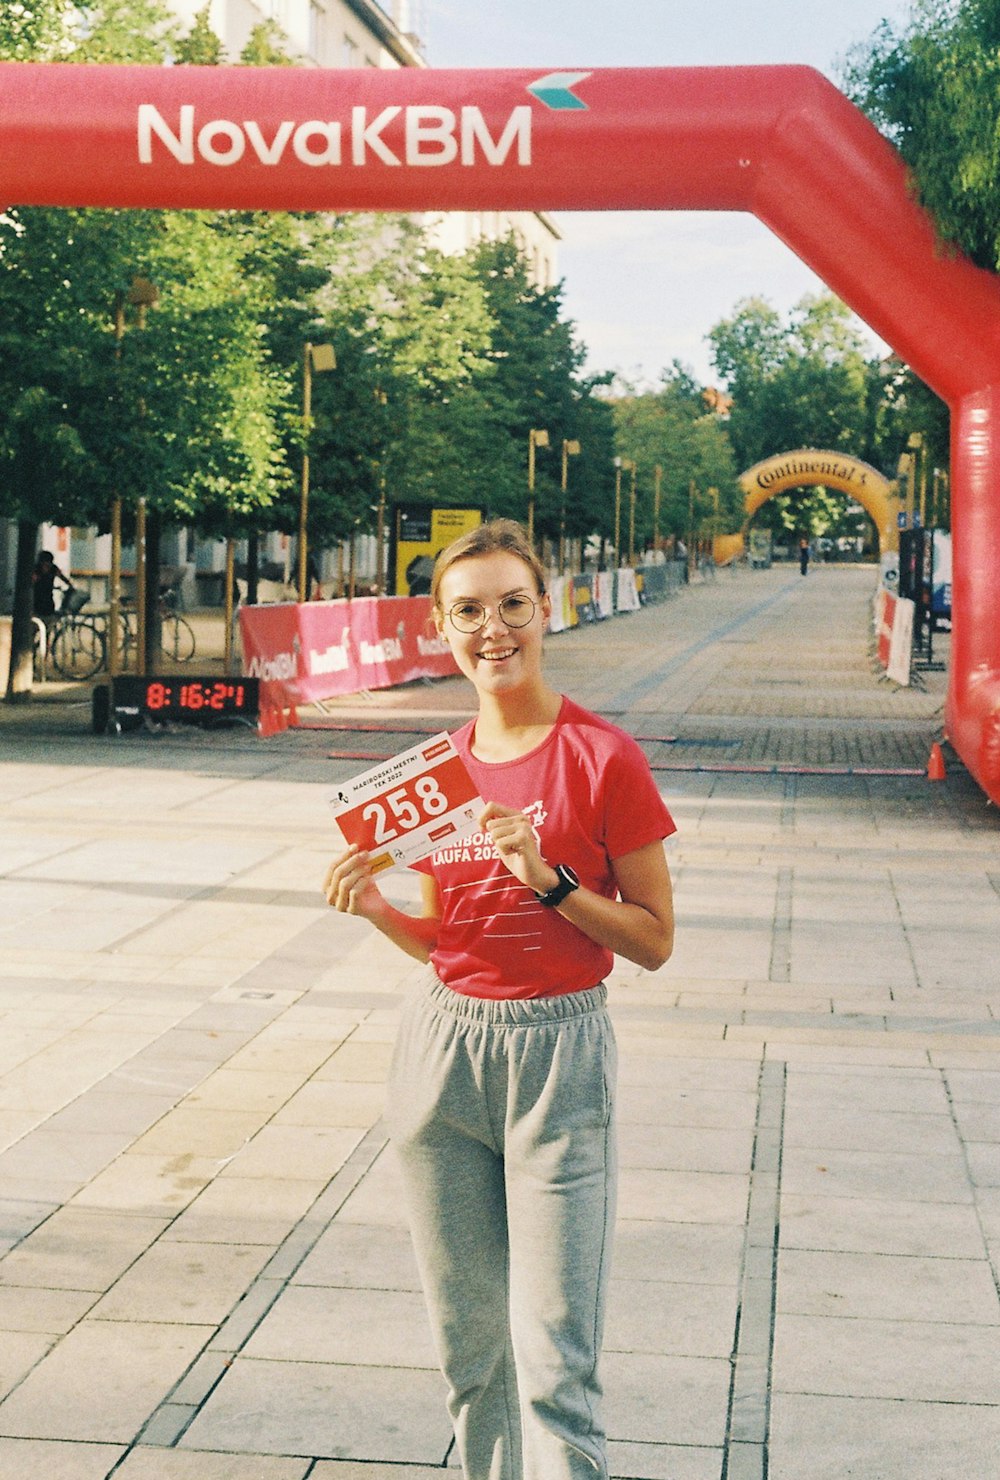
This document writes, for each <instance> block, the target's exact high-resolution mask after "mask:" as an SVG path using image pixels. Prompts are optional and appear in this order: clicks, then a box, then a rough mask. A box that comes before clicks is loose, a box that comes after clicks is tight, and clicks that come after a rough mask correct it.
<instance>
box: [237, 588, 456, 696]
mask: <svg viewBox="0 0 1000 1480" xmlns="http://www.w3.org/2000/svg"><path fill="white" fill-rule="evenodd" d="M240 632H241V635H242V638H243V670H244V673H245V674H246V675H247V677H250V678H258V679H260V703H261V709H262V710H265V709H270V710H286V709H293V708H294V707H295V706H296V705H298V704H309V703H311V702H312V701H313V700H316V699H332V698H334V697H336V696H337V695H338V694H358V693H361V692H362V690H364V689H387V688H391V687H393V686H394V685H395V684H401V683H409V682H410V681H411V680H412V679H415V678H438V677H446V676H448V675H449V674H454V673H457V672H458V668H457V666H456V664H455V660H454V659H453V658H452V656H451V650H450V648H449V647H448V644H447V643H446V642H445V641H444V639H443V638H442V637H439V636H438V634H437V632H435V630H434V625H433V623H432V621H431V600H430V597H429V596H383V597H376V596H363V597H360V598H357V599H356V600H354V601H312V602H307V603H305V604H304V605H300V604H297V603H292V602H289V603H282V604H281V605H276V606H244V607H241V608H240Z"/></svg>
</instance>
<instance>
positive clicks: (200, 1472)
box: [115, 1448, 316, 1480]
mask: <svg viewBox="0 0 1000 1480" xmlns="http://www.w3.org/2000/svg"><path fill="white" fill-rule="evenodd" d="M311 1463H312V1461H311V1460H308V1459H295V1458H292V1457H291V1456H289V1457H288V1458H287V1459H279V1458H272V1457H270V1456H264V1455H260V1454H209V1453H206V1451H205V1450H202V1451H201V1452H200V1453H197V1454H196V1453H193V1452H191V1451H188V1450H183V1449H151V1448H147V1449H133V1450H132V1452H131V1453H130V1454H128V1455H127V1456H126V1458H125V1461H124V1463H123V1464H122V1465H121V1466H120V1467H119V1468H118V1469H117V1470H116V1471H115V1480H305V1477H306V1476H307V1475H308V1476H309V1477H310V1480H312V1476H314V1475H315V1474H316V1470H315V1469H310V1465H311Z"/></svg>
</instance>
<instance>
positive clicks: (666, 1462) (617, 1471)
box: [608, 1441, 722, 1480]
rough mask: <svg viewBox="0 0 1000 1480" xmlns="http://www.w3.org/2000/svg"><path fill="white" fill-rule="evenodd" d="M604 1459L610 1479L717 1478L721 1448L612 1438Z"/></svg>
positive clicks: (712, 1479)
mask: <svg viewBox="0 0 1000 1480" xmlns="http://www.w3.org/2000/svg"><path fill="white" fill-rule="evenodd" d="M608 1462H609V1465H610V1469H611V1476H612V1480H719V1477H720V1475H721V1473H722V1450H721V1449H705V1448H701V1447H698V1446H695V1445H688V1446H682V1445H680V1444H625V1443H615V1442H614V1441H612V1442H611V1443H609V1445H608Z"/></svg>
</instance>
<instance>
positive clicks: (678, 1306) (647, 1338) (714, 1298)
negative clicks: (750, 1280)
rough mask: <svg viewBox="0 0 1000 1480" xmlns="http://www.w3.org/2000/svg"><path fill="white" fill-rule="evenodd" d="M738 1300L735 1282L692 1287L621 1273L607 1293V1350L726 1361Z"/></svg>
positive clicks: (734, 1324) (729, 1350)
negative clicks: (711, 1358) (720, 1358)
mask: <svg viewBox="0 0 1000 1480" xmlns="http://www.w3.org/2000/svg"><path fill="white" fill-rule="evenodd" d="M737 1304H738V1290H737V1285H736V1281H735V1280H734V1281H733V1283H732V1284H731V1285H730V1286H729V1287H726V1286H725V1285H722V1284H711V1285H705V1284H702V1285H697V1286H693V1285H684V1284H681V1283H668V1282H667V1281H666V1280H660V1281H652V1280H625V1279H622V1278H621V1277H620V1276H619V1277H617V1278H616V1279H614V1280H613V1281H612V1284H611V1288H610V1291H609V1294H608V1311H607V1326H606V1330H605V1342H604V1345H605V1350H606V1351H609V1352H615V1351H617V1352H650V1353H658V1354H660V1355H664V1356H666V1355H671V1354H673V1355H677V1356H686V1357H722V1358H723V1359H728V1357H729V1354H730V1352H731V1351H732V1348H733V1333H734V1330H735V1326H736V1310H737Z"/></svg>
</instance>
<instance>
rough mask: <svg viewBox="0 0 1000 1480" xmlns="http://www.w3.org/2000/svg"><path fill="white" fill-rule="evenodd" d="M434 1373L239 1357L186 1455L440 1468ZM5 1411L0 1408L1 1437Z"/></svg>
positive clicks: (190, 1434)
mask: <svg viewBox="0 0 1000 1480" xmlns="http://www.w3.org/2000/svg"><path fill="white" fill-rule="evenodd" d="M444 1392H445V1389H444V1385H443V1382H442V1379H441V1377H440V1375H439V1374H438V1373H437V1372H427V1371H422V1370H419V1369H417V1368H410V1369H405V1368H400V1367H357V1368H355V1367H342V1366H336V1365H334V1364H332V1363H323V1364H319V1363H315V1362H271V1361H253V1362H251V1361H248V1360H245V1359H243V1358H237V1359H236V1361H235V1362H234V1364H233V1366H232V1368H231V1369H230V1371H229V1372H228V1373H227V1375H226V1376H225V1378H223V1380H222V1382H221V1383H220V1384H219V1386H218V1387H217V1388H216V1389H215V1391H214V1392H213V1393H212V1395H211V1396H210V1398H209V1399H208V1401H207V1402H206V1403H205V1405H204V1406H203V1408H202V1409H201V1412H200V1413H199V1414H198V1416H197V1418H196V1419H195V1421H194V1423H193V1424H192V1425H191V1427H190V1428H189V1429H188V1430H187V1432H186V1433H185V1435H184V1437H183V1439H182V1440H181V1447H182V1448H184V1449H189V1448H193V1449H210V1450H229V1451H234V1452H237V1453H238V1452H239V1451H241V1450H247V1451H249V1452H251V1453H256V1454H296V1453H299V1454H312V1455H315V1456H317V1457H319V1458H323V1459H369V1460H380V1461H383V1462H386V1463H390V1462H396V1463H400V1464H404V1463H410V1464H418V1465H421V1464H422V1465H436V1466H440V1465H441V1464H442V1462H443V1460H444V1457H445V1454H446V1453H447V1451H448V1449H449V1447H450V1444H451V1438H452V1435H451V1425H450V1423H449V1421H448V1417H447V1412H446V1410H445V1406H444ZM2 1416H3V1407H2V1406H0V1431H2Z"/></svg>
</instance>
